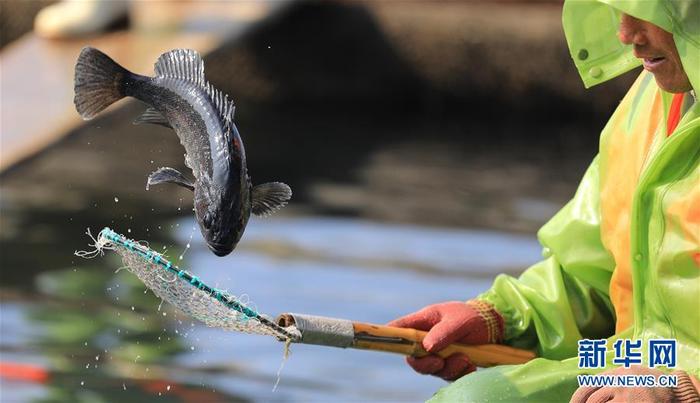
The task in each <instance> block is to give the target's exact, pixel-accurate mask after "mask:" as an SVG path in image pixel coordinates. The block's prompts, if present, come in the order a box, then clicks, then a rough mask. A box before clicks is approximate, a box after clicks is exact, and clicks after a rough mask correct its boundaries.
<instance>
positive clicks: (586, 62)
mask: <svg viewBox="0 0 700 403" xmlns="http://www.w3.org/2000/svg"><path fill="white" fill-rule="evenodd" d="M622 13H624V14H628V15H631V16H633V17H635V18H638V19H640V20H644V21H648V22H651V23H652V24H654V25H657V26H659V27H661V28H662V29H664V30H666V31H668V32H670V33H672V34H673V39H674V41H675V43H676V48H678V53H679V55H680V57H681V63H682V64H683V68H684V69H685V72H686V74H687V75H688V78H689V79H690V84H691V85H692V87H693V89H694V90H696V91H698V90H700V1H698V0H565V2H564V9H563V14H562V21H563V25H564V33H565V34H566V41H567V43H568V45H569V52H570V53H571V57H572V58H573V59H574V63H575V64H576V68H577V69H578V72H579V74H580V75H581V78H582V79H583V83H584V85H585V86H586V88H589V87H592V86H594V85H596V84H600V83H602V82H605V81H607V80H609V79H611V78H614V77H617V76H619V75H620V74H622V73H625V72H627V71H629V70H631V69H633V68H635V67H637V66H639V65H641V61H640V60H639V59H637V58H635V57H634V55H633V53H632V52H633V46H632V45H624V44H623V43H621V42H620V40H619V39H618V37H617V31H618V27H619V25H620V17H621V15H622Z"/></svg>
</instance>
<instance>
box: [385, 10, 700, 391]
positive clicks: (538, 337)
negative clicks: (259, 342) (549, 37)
mask: <svg viewBox="0 0 700 403" xmlns="http://www.w3.org/2000/svg"><path fill="white" fill-rule="evenodd" d="M563 25H564V31H565V34H566V38H567V42H568V45H569V49H570V53H571V56H572V58H573V59H574V62H575V64H576V67H577V69H578V71H579V74H580V75H581V77H582V78H583V82H584V85H585V86H586V87H590V86H593V85H596V84H599V83H602V82H605V81H607V80H609V79H612V78H614V77H616V76H618V75H620V74H622V73H624V72H626V71H629V70H630V69H632V68H634V67H636V66H639V65H640V64H642V65H643V66H644V71H643V72H642V73H641V74H640V75H639V77H638V78H637V80H636V81H635V83H634V84H633V85H632V87H631V88H630V90H629V92H628V93H627V95H626V96H625V97H624V98H623V99H622V101H621V103H620V105H619V106H618V108H617V110H616V111H615V112H614V113H613V115H612V117H611V118H610V121H609V122H608V124H607V125H606V126H605V128H604V129H603V131H602V134H601V139H600V149H599V153H598V155H597V156H596V157H595V158H594V159H593V162H592V163H591V165H590V167H589V168H588V170H587V171H586V173H585V175H584V177H583V179H582V181H581V184H580V186H579V188H578V191H577V192H576V194H575V196H574V198H573V199H572V200H571V201H570V202H569V203H568V204H567V205H566V206H564V208H563V209H562V210H561V211H560V212H559V213H557V214H556V215H555V216H554V217H553V218H552V219H551V220H550V221H549V222H548V223H547V224H545V225H544V227H542V229H541V230H540V231H539V233H538V237H539V240H540V242H541V244H542V246H543V256H544V260H542V261H541V262H539V263H536V264H535V265H533V266H531V267H530V268H528V269H527V270H526V271H525V272H524V273H523V274H522V275H521V276H520V277H519V278H513V277H510V276H506V275H499V276H498V277H496V279H495V281H494V284H493V286H492V287H491V288H490V289H489V290H488V291H486V292H485V293H483V294H481V295H479V296H478V297H477V298H476V299H474V300H470V301H467V302H466V303H464V302H445V303H439V304H435V305H430V306H428V307H426V308H424V309H422V310H420V311H418V312H416V313H413V314H410V315H407V316H405V317H402V318H400V319H397V320H395V321H393V322H392V323H390V325H394V326H400V327H414V328H418V329H422V330H426V331H428V334H427V336H426V338H425V339H424V341H423V345H424V347H425V348H426V350H428V351H429V352H433V353H434V352H437V351H440V350H441V349H442V348H443V347H445V346H446V345H448V344H450V343H453V342H460V343H466V344H483V343H503V344H507V345H511V346H515V347H521V348H527V349H532V350H536V351H537V353H538V356H539V357H540V358H537V359H535V360H532V361H530V362H529V363H527V364H523V365H518V366H513V365H510V366H498V367H493V368H489V369H480V370H478V371H476V372H474V373H473V374H470V375H468V376H464V375H465V374H468V373H470V372H472V371H474V370H475V369H476V368H475V366H474V365H473V364H472V363H471V362H470V361H469V358H468V357H466V356H464V355H458V354H455V355H452V356H450V357H448V358H446V359H442V358H440V357H439V356H437V355H428V356H426V357H423V358H408V364H409V365H410V366H411V367H413V369H415V370H416V371H417V372H419V373H422V374H432V375H436V376H438V377H441V378H444V379H446V380H450V381H452V380H454V381H455V382H454V383H452V384H450V385H449V386H446V387H444V388H443V389H441V390H440V391H438V392H437V394H436V395H435V396H434V398H433V399H434V400H435V401H476V402H484V401H499V402H511V401H538V402H544V401H568V400H570V399H571V400H572V401H576V402H585V401H589V402H591V401H595V402H603V401H609V400H613V399H617V400H616V401H621V400H625V401H628V400H630V399H632V401H681V402H691V401H693V402H694V401H700V392H699V391H700V381H699V380H698V379H699V378H700V102H697V99H696V92H694V91H696V90H698V89H700V1H698V0H645V1H641V0H639V1H632V0H565V3H564V9H563ZM585 339H588V341H594V340H598V339H607V341H606V342H605V343H607V344H604V345H603V348H604V350H603V351H604V354H605V356H604V360H602V361H603V362H602V363H601V365H598V366H597V367H595V368H590V366H588V365H585V364H584V365H581V360H580V359H579V358H580V357H579V356H578V355H579V354H580V350H579V341H580V340H584V342H586V341H587V340H585ZM625 339H626V340H628V341H629V342H627V341H625ZM652 339H663V340H673V342H675V343H676V351H677V355H676V356H675V357H674V358H675V359H676V363H675V366H673V365H669V363H667V365H666V366H661V367H657V368H653V366H651V368H650V365H648V362H647V361H646V359H645V360H644V361H643V362H642V364H641V365H635V366H629V367H626V366H625V365H623V366H619V368H617V369H614V368H616V367H618V365H619V364H618V365H614V364H613V361H616V360H615V356H616V355H617V353H618V352H616V351H615V349H614V347H613V346H614V345H615V342H616V341H617V340H623V341H625V344H624V345H628V343H629V344H630V345H632V346H637V345H641V346H643V347H641V349H640V350H639V351H643V350H644V354H643V355H642V356H644V357H646V354H648V353H649V351H647V350H648V348H647V347H646V346H647V343H648V341H649V340H652ZM619 345H623V344H622V343H620V344H619ZM618 358H619V357H618ZM617 363H619V361H617V362H616V363H615V364H617ZM669 366H671V367H672V368H670V369H669V368H667V367H669ZM612 371H614V372H612ZM671 371H674V372H673V374H674V375H677V386H676V387H664V388H661V387H653V388H652V387H621V388H614V387H612V386H609V387H602V388H594V387H579V380H578V379H579V378H578V377H577V376H578V375H581V374H598V373H608V374H610V373H612V374H621V375H626V374H627V375H630V374H633V375H634V374H637V375H638V374H642V375H650V376H652V377H653V378H654V379H658V378H657V377H658V375H660V374H662V373H670V372H671ZM577 389H578V390H577ZM572 396H573V397H572Z"/></svg>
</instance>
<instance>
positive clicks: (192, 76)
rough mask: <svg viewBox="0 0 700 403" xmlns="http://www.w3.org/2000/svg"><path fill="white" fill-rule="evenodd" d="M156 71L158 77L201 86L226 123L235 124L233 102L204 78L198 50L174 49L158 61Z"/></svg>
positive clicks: (161, 56)
mask: <svg viewBox="0 0 700 403" xmlns="http://www.w3.org/2000/svg"><path fill="white" fill-rule="evenodd" d="M155 70H156V75H157V76H158V77H168V78H176V79H180V80H185V81H188V82H191V83H193V84H195V85H197V86H199V87H200V88H201V89H202V90H204V91H205V92H206V93H207V95H209V98H211V101H212V103H213V104H214V106H215V107H216V109H217V110H218V111H219V114H220V115H221V118H222V119H223V120H224V122H225V123H227V124H230V123H233V114H234V112H235V110H236V107H235V106H234V105H233V101H230V100H229V99H228V95H226V94H224V93H223V92H221V91H220V90H217V89H216V88H214V86H213V85H211V84H210V83H209V82H208V81H207V80H206V79H205V78H204V60H202V57H201V56H200V55H199V53H197V51H196V50H192V49H174V50H171V51H169V52H166V53H163V54H162V55H160V57H159V58H158V61H156V66H155Z"/></svg>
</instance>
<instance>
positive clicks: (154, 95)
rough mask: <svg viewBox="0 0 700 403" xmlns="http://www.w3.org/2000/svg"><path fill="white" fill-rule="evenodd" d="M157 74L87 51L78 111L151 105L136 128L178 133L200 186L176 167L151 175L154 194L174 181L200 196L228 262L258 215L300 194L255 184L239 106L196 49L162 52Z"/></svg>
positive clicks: (215, 247)
mask: <svg viewBox="0 0 700 403" xmlns="http://www.w3.org/2000/svg"><path fill="white" fill-rule="evenodd" d="M155 73H156V76H155V77H146V76H141V75H138V74H134V73H132V72H130V71H128V70H126V69H125V68H123V67H121V66H120V65H119V64H117V63H116V62H115V61H114V60H112V59H111V58H110V57H109V56H107V55H105V54H104V53H102V52H100V51H99V50H97V49H94V48H90V47H86V48H84V49H83V50H82V52H80V56H79V57H78V61H77V63H76V66H75V99H74V102H75V107H76V109H77V110H78V112H79V113H80V116H82V117H83V119H86V120H88V119H92V118H93V117H94V116H95V115H96V114H97V113H99V112H100V111H102V110H103V109H105V108H106V107H107V106H109V105H110V104H112V103H114V102H116V101H117V100H119V99H121V98H123V97H127V96H129V97H134V98H136V99H138V100H140V101H142V102H145V103H146V104H148V105H149V108H148V109H147V110H146V112H145V113H144V114H143V115H141V116H140V117H139V118H138V119H136V120H135V121H134V123H135V124H138V123H152V124H158V125H162V126H166V127H170V128H172V129H173V130H175V133H176V134H177V136H178V137H179V138H180V143H181V144H182V145H183V147H185V151H186V154H185V165H187V167H189V168H190V169H191V170H192V174H193V175H194V181H191V180H190V179H188V178H187V177H185V175H183V174H182V173H180V172H178V171H177V170H175V169H173V168H160V169H158V170H156V171H155V172H153V173H152V174H151V175H150V176H149V177H148V182H147V185H146V189H148V186H150V185H156V184H160V183H165V182H170V183H175V184H177V185H180V186H183V187H186V188H188V189H190V190H192V191H194V207H195V214H196V216H197V221H198V222H199V227H200V229H201V231H202V235H203V236H204V239H205V240H206V241H207V245H209V248H210V249H211V250H212V251H213V252H214V253H215V254H216V255H217V256H225V255H227V254H229V253H231V251H232V250H233V249H234V248H235V247H236V244H237V243H238V241H239V240H240V239H241V235H243V231H244V230H245V227H246V224H247V223H248V218H249V217H250V213H251V212H252V213H253V214H255V215H259V216H265V215H268V214H270V213H272V212H274V211H275V210H277V209H279V208H281V207H283V206H284V205H286V204H287V201H288V200H289V198H290V197H291V196H292V191H291V189H290V188H289V186H287V185H285V184H284V183H279V182H271V183H264V184H261V185H257V186H252V185H251V183H250V176H249V175H248V169H247V168H246V158H245V150H244V149H243V142H242V141H241V137H240V136H239V134H238V130H237V129H236V125H234V123H233V113H234V109H235V107H234V105H233V102H232V101H229V99H228V96H226V95H224V94H223V93H222V92H221V91H219V90H217V89H215V88H214V87H212V85H211V84H209V83H208V82H207V80H206V79H205V78H204V62H203V61H202V58H201V57H200V56H199V54H198V53H197V52H196V51H194V50H189V49H176V50H171V51H170V52H167V53H164V54H162V55H161V56H160V57H159V58H158V61H157V62H156V64H155Z"/></svg>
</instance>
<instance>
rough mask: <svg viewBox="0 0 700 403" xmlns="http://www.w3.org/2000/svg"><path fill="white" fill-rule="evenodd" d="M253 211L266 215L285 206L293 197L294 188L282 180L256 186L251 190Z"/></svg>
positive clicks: (259, 214)
mask: <svg viewBox="0 0 700 403" xmlns="http://www.w3.org/2000/svg"><path fill="white" fill-rule="evenodd" d="M251 193H252V194H251V199H252V208H251V210H252V212H253V214H255V215H256V216H261V217H265V216H268V215H270V214H272V213H274V212H275V211H277V210H279V209H281V208H282V207H284V206H285V205H286V204H287V202H288V201H289V199H290V198H291V197H292V189H290V188H289V186H287V185H286V184H284V183H281V182H269V183H263V184H262V185H257V186H254V187H253V189H252V192H251Z"/></svg>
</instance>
